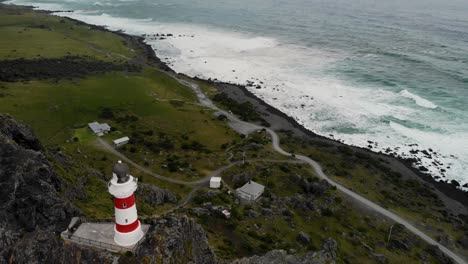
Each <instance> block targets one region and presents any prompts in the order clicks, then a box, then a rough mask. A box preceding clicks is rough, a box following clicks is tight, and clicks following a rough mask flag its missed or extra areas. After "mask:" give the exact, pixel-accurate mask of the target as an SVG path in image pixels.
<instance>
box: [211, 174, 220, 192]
mask: <svg viewBox="0 0 468 264" xmlns="http://www.w3.org/2000/svg"><path fill="white" fill-rule="evenodd" d="M219 187H221V177H211V179H210V188H212V189H218V188H219Z"/></svg>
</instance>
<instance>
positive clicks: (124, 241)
mask: <svg viewBox="0 0 468 264" xmlns="http://www.w3.org/2000/svg"><path fill="white" fill-rule="evenodd" d="M114 231H115V235H114V241H115V243H117V244H118V245H120V246H123V247H129V246H133V245H135V244H136V243H138V241H140V240H141V239H142V238H143V231H142V230H141V224H140V221H138V227H137V228H136V229H135V230H133V231H132V232H127V233H122V232H119V231H117V228H116V227H114Z"/></svg>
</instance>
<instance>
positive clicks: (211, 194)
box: [204, 190, 221, 198]
mask: <svg viewBox="0 0 468 264" xmlns="http://www.w3.org/2000/svg"><path fill="white" fill-rule="evenodd" d="M220 194H221V191H220V190H209V191H207V192H206V193H205V194H204V196H205V197H206V198H213V197H215V196H218V195H220Z"/></svg>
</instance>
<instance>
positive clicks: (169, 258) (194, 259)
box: [135, 215, 218, 264]
mask: <svg viewBox="0 0 468 264" xmlns="http://www.w3.org/2000/svg"><path fill="white" fill-rule="evenodd" d="M164 220H165V221H164V222H162V221H160V220H159V221H157V222H156V223H155V227H154V229H153V230H150V231H149V232H148V234H147V236H146V240H145V242H144V243H143V244H142V245H141V246H140V247H139V248H138V249H137V251H136V254H135V255H136V256H138V257H136V260H137V263H141V262H143V261H145V262H146V263H161V264H166V263H203V264H215V263H217V262H218V261H217V259H216V255H215V253H214V252H213V250H212V249H211V247H210V246H209V244H208V239H207V236H206V233H205V231H204V230H203V228H202V227H201V226H200V225H198V224H197V223H196V222H195V220H193V219H191V218H188V217H186V216H182V217H176V216H174V215H171V216H167V217H165V218H164Z"/></svg>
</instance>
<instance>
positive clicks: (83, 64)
mask: <svg viewBox="0 0 468 264" xmlns="http://www.w3.org/2000/svg"><path fill="white" fill-rule="evenodd" d="M140 70H141V68H140V67H138V66H135V65H133V64H129V63H125V64H117V63H112V62H107V61H100V60H95V59H92V58H91V57H85V56H66V57H63V58H35V59H15V60H2V61H0V81H3V82H19V81H30V80H46V79H75V78H83V77H85V76H88V75H92V74H99V73H105V72H110V71H127V72H139V71H140Z"/></svg>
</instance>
